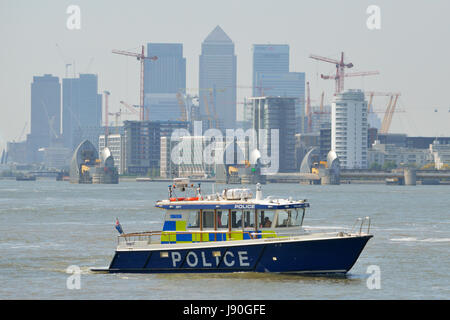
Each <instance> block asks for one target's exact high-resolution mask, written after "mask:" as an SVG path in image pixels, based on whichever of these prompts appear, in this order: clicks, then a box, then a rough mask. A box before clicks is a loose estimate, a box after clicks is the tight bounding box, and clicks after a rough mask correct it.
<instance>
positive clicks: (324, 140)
mask: <svg viewBox="0 0 450 320" xmlns="http://www.w3.org/2000/svg"><path fill="white" fill-rule="evenodd" d="M330 126H331V124H330ZM330 126H326V125H324V126H323V128H322V129H320V135H319V159H320V161H326V160H327V155H328V153H329V152H330V150H331V127H330Z"/></svg>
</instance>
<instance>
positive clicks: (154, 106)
mask: <svg viewBox="0 0 450 320" xmlns="http://www.w3.org/2000/svg"><path fill="white" fill-rule="evenodd" d="M147 55H148V56H157V57H158V59H157V60H155V61H149V60H146V61H145V67H144V94H145V97H144V105H145V107H146V111H145V112H149V117H148V119H149V120H157V121H169V120H179V119H180V118H181V117H182V112H181V109H180V104H179V102H178V100H177V96H176V94H177V93H178V92H181V93H183V92H184V91H185V89H186V58H184V57H183V45H182V44H181V43H148V44H147Z"/></svg>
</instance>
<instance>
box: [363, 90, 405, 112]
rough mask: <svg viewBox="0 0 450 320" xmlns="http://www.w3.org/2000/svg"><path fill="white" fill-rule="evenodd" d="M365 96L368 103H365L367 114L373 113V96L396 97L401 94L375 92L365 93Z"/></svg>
mask: <svg viewBox="0 0 450 320" xmlns="http://www.w3.org/2000/svg"><path fill="white" fill-rule="evenodd" d="M364 93H365V94H366V95H368V96H369V102H368V103H367V112H368V113H370V112H374V111H373V109H372V102H373V97H374V96H388V97H390V96H396V95H399V96H400V95H401V93H398V92H376V91H365V92H364Z"/></svg>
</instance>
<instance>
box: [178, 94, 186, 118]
mask: <svg viewBox="0 0 450 320" xmlns="http://www.w3.org/2000/svg"><path fill="white" fill-rule="evenodd" d="M177 100H178V105H179V106H180V112H181V117H180V119H179V120H180V121H188V116H187V111H186V103H185V102H184V100H183V96H182V95H181V93H179V92H177Z"/></svg>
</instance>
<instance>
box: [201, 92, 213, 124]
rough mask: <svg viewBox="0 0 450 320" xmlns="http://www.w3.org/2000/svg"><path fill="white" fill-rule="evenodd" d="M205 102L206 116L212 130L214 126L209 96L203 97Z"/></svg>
mask: <svg viewBox="0 0 450 320" xmlns="http://www.w3.org/2000/svg"><path fill="white" fill-rule="evenodd" d="M203 100H204V101H205V112H206V116H207V118H208V122H209V128H210V129H211V128H212V127H213V126H212V117H211V113H210V112H209V105H208V98H207V96H203Z"/></svg>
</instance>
